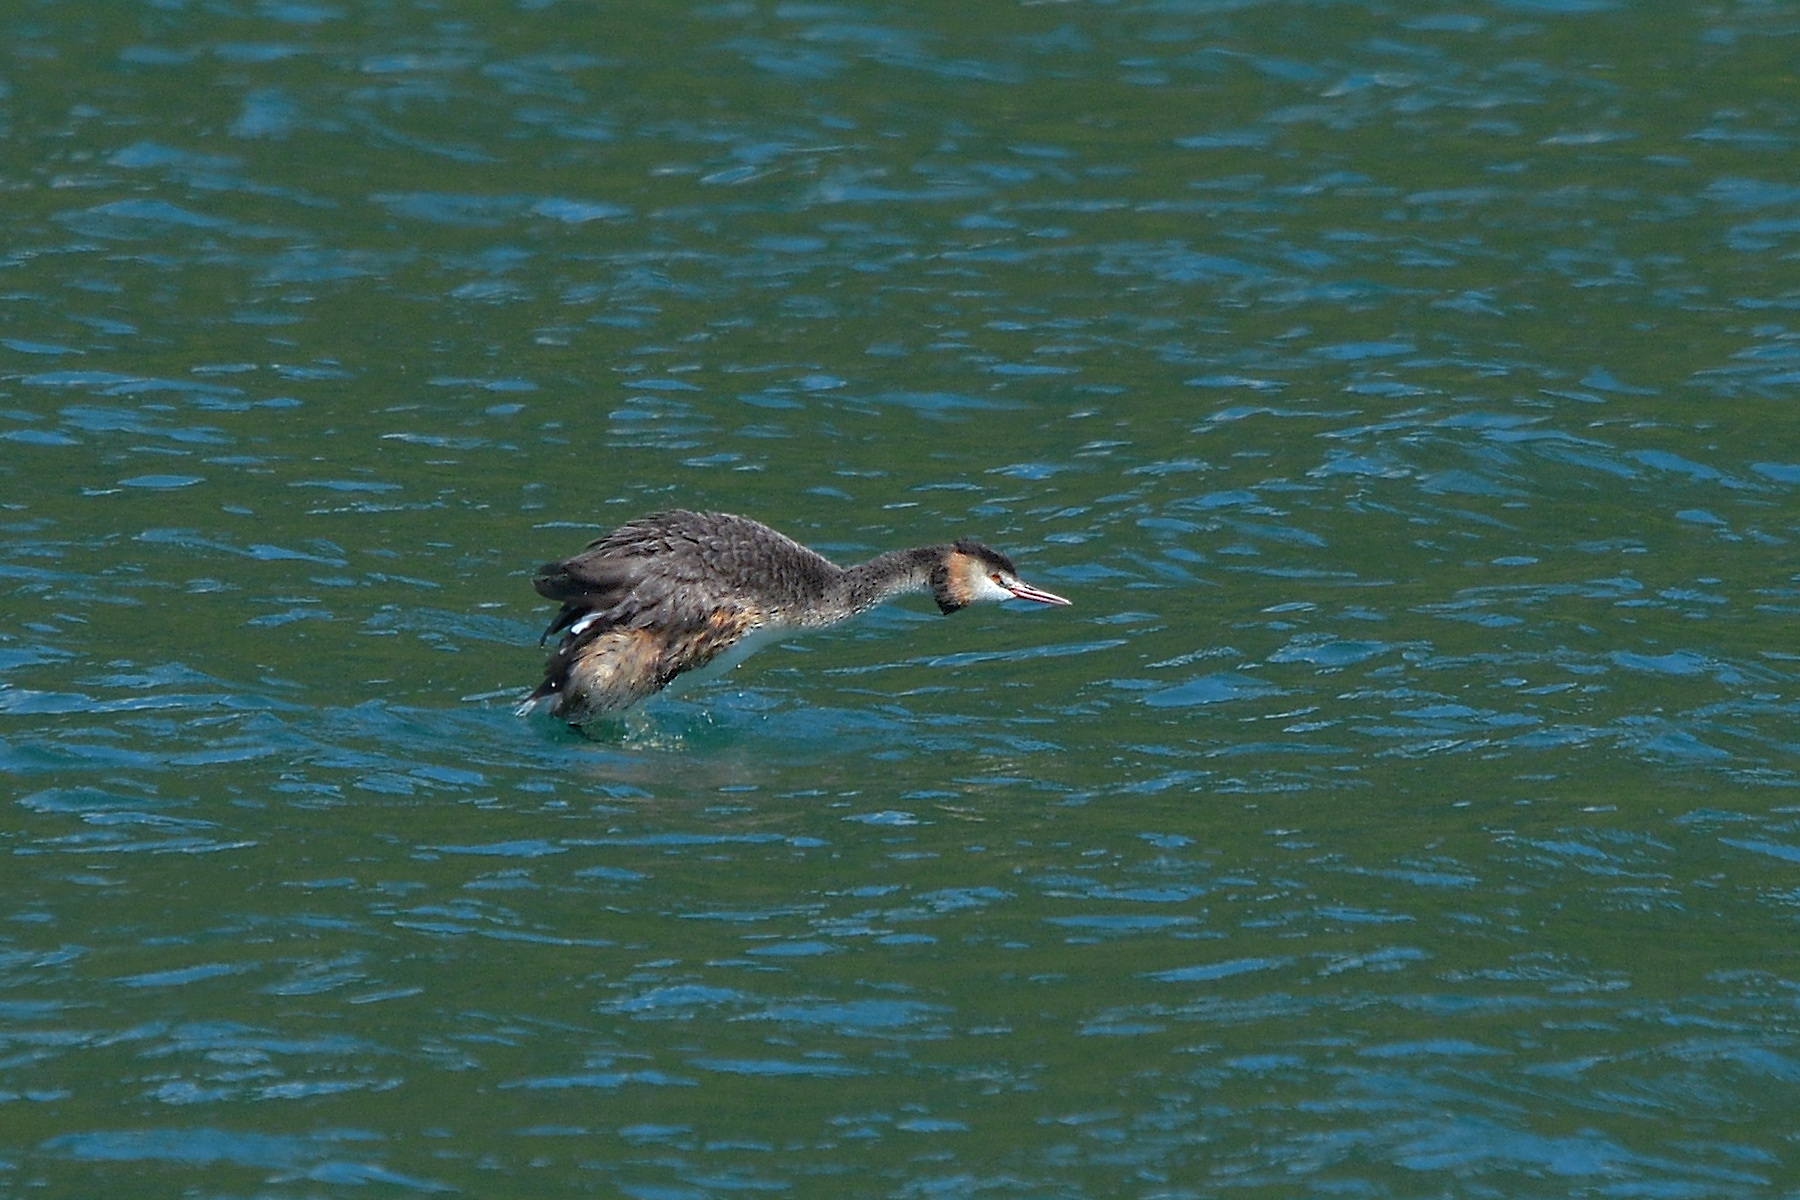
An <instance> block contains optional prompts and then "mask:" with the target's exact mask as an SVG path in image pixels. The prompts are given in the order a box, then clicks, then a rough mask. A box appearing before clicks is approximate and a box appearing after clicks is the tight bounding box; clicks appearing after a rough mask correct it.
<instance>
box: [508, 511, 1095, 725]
mask: <svg viewBox="0 0 1800 1200" xmlns="http://www.w3.org/2000/svg"><path fill="white" fill-rule="evenodd" d="M532 584H533V586H534V587H536V588H537V590H538V594H539V595H542V596H544V597H545V598H547V599H550V600H555V601H557V602H558V603H560V604H561V605H562V607H561V608H560V609H559V610H558V611H557V614H556V616H555V617H554V618H552V619H551V621H550V624H549V626H548V627H547V628H546V629H545V630H544V636H543V638H541V639H539V640H540V641H543V640H547V639H548V638H550V637H551V636H553V635H558V634H560V635H561V636H560V639H559V640H558V642H557V644H556V648H555V649H554V650H552V651H551V653H550V660H549V662H548V663H546V664H545V667H544V681H543V682H542V683H540V684H538V686H537V688H536V689H535V690H533V691H532V693H531V695H529V696H528V697H526V699H525V703H524V704H523V705H522V706H521V707H520V710H519V711H520V712H522V713H523V712H529V711H531V710H532V709H535V708H538V707H540V706H544V705H547V706H548V707H549V709H550V711H551V712H552V713H553V714H555V715H556V716H558V717H560V718H562V719H563V720H565V721H567V722H569V723H570V724H571V725H581V724H585V723H586V722H588V721H591V720H593V719H594V718H596V717H601V716H605V715H607V714H609V713H616V712H619V711H621V710H623V709H626V708H629V707H630V706H631V705H633V704H636V703H637V702H638V701H640V700H643V699H644V698H646V697H648V696H652V695H654V694H656V693H657V692H659V691H661V690H662V689H663V688H665V687H667V686H668V685H669V683H670V682H671V681H672V680H674V679H675V678H676V677H677V676H679V675H682V674H684V673H687V672H691V671H698V670H699V669H701V668H704V667H708V666H709V665H710V666H715V667H717V666H721V665H730V664H735V662H736V661H737V658H738V657H739V656H740V655H741V654H743V653H746V652H748V650H749V649H750V648H752V647H753V645H755V644H756V643H758V642H760V641H761V640H762V638H763V637H764V636H765V635H778V634H782V633H788V632H793V631H798V630H803V629H817V628H821V627H823V626H826V625H834V624H836V623H837V622H839V621H843V620H846V619H848V618H850V617H853V616H855V615H856V614H857V613H860V612H862V611H864V610H865V609H869V608H873V607H874V606H875V605H877V604H880V603H881V602H882V601H883V600H886V599H888V598H889V597H891V596H897V595H900V594H901V593H904V592H922V591H929V592H930V593H931V594H932V596H933V598H935V599H936V600H937V603H938V607H939V608H940V609H942V610H943V611H944V612H946V613H951V612H955V611H956V610H957V609H959V608H962V607H963V606H964V605H967V604H971V603H974V602H976V601H980V600H1011V599H1019V600H1033V601H1036V602H1037V603H1039V604H1067V603H1068V601H1067V600H1064V599H1063V598H1062V597H1061V596H1058V595H1055V594H1054V593H1051V592H1046V591H1044V590H1043V589H1042V588H1037V587H1033V586H1032V585H1030V584H1028V583H1026V582H1025V581H1024V580H1022V579H1020V578H1019V575H1018V572H1017V570H1015V569H1014V567H1013V564H1012V560H1011V559H1009V558H1007V557H1006V555H1004V554H1001V553H1000V552H999V551H997V550H991V549H989V548H988V547H986V546H984V545H982V544H981V543H980V542H977V541H975V540H974V539H972V538H962V539H960V540H958V541H955V542H951V543H947V544H944V545H936V546H918V547H915V548H913V549H910V550H893V551H890V552H889V553H887V554H883V555H880V556H879V557H876V558H872V559H870V560H869V561H868V562H866V563H861V564H858V565H857V566H854V567H850V568H847V569H846V568H844V567H840V566H838V565H836V564H835V563H833V562H831V561H830V560H829V559H827V558H825V557H824V556H823V555H821V554H818V553H817V552H815V551H812V550H808V549H807V548H806V547H805V546H802V545H801V544H800V543H799V542H796V541H794V540H793V539H792V538H790V537H788V536H786V535H785V534H781V533H777V532H776V531H775V530H773V529H770V528H769V527H768V526H767V525H764V524H762V523H761V522H760V521H752V520H751V519H750V518H748V517H739V516H733V515H732V514H730V513H701V512H689V511H687V510H685V509H672V510H670V511H668V512H659V513H652V514H651V515H649V516H646V517H639V518H637V519H636V520H634V521H629V522H627V523H626V524H624V525H621V526H619V528H617V529H615V530H613V531H612V532H611V533H609V534H607V535H606V536H605V537H602V538H598V539H596V540H595V541H593V542H591V543H589V544H588V547H587V548H586V549H585V550H583V551H582V552H581V553H579V554H576V555H572V556H571V557H569V558H564V559H558V560H557V561H556V562H552V563H545V564H544V565H543V566H542V567H539V568H538V571H537V575H536V577H535V578H534V579H533V580H532ZM734 651H735V652H736V653H733V652H734Z"/></svg>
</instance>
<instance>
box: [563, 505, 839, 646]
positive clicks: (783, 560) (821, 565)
mask: <svg viewBox="0 0 1800 1200" xmlns="http://www.w3.org/2000/svg"><path fill="white" fill-rule="evenodd" d="M841 573H842V572H841V571H840V570H839V569H838V568H837V567H836V566H835V565H833V564H832V563H831V562H830V561H829V560H828V559H826V558H825V557H824V556H823V555H820V554H817V553H815V552H814V551H812V550H809V549H807V548H806V547H805V546H802V545H801V544H800V543H798V542H796V541H794V540H793V539H792V538H790V537H788V536H787V535H786V534H783V533H778V532H777V531H775V530H773V529H770V528H769V527H768V526H767V525H764V524H763V523H762V522H760V521H752V520H751V519H750V518H748V517H740V516H735V515H733V514H731V513H714V512H690V511H688V510H686V509H672V510H670V511H668V512H660V513H652V514H650V515H649V516H645V517H639V518H637V519H636V520H633V521H628V522H626V523H625V524H624V525H621V526H619V528H617V529H615V530H613V531H612V532H611V533H609V534H607V535H606V536H605V537H601V538H597V539H596V540H594V541H593V542H591V543H589V545H588V546H587V548H586V549H584V550H582V551H581V553H579V554H575V555H572V556H571V557H569V558H565V559H560V560H558V561H556V562H552V563H546V564H544V566H542V567H540V568H539V569H538V573H537V577H536V578H535V579H534V580H533V584H534V586H535V587H536V588H537V590H538V594H539V595H542V596H544V597H546V598H547V599H551V600H557V601H560V602H561V603H562V605H563V610H562V611H561V612H560V613H558V614H557V618H556V620H554V621H552V622H551V625H550V628H549V629H548V630H546V631H545V634H546V636H548V635H549V634H552V633H555V632H557V631H558V630H559V629H564V628H568V627H569V626H571V625H574V624H577V623H579V622H580V621H581V620H582V619H583V618H584V617H586V616H589V615H593V616H595V617H596V618H597V620H598V621H599V622H600V623H601V624H604V625H607V626H613V625H626V626H630V627H633V628H656V627H663V626H668V627H676V628H679V627H685V626H689V625H692V624H695V623H698V622H704V621H706V620H708V619H711V618H713V617H714V616H715V615H716V614H718V613H719V612H720V611H722V610H724V611H731V612H735V613H741V614H743V615H744V616H746V617H748V618H749V619H750V621H751V622H752V623H754V624H800V623H803V622H804V614H805V611H806V609H807V608H808V606H809V605H814V604H816V603H817V602H818V600H819V598H820V597H821V596H823V595H824V593H825V591H826V588H827V585H828V584H829V583H830V582H831V580H832V578H833V577H834V576H837V575H839V574H841Z"/></svg>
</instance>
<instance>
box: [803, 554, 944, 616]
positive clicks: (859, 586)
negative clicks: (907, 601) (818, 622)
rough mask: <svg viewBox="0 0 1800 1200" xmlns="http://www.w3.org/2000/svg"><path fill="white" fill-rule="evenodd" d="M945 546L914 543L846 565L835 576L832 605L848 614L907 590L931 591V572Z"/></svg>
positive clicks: (935, 566)
mask: <svg viewBox="0 0 1800 1200" xmlns="http://www.w3.org/2000/svg"><path fill="white" fill-rule="evenodd" d="M947 550H948V547H946V546H914V547H913V548H912V549H910V550H890V551H888V552H887V553H886V554H881V555H877V556H876V557H874V558H871V559H870V560H869V561H868V562H865V563H858V564H856V565H855V566H854V567H849V568H847V569H846V570H845V571H844V573H843V574H842V575H840V576H838V578H837V580H836V581H835V586H834V588H833V589H832V590H833V594H832V596H831V597H830V599H831V600H832V602H833V604H832V607H835V608H838V609H840V610H841V611H842V612H843V613H844V615H845V616H851V615H854V614H856V613H859V612H862V611H864V610H865V609H870V608H874V607H875V606H876V605H877V604H880V603H881V602H882V601H883V600H886V599H889V598H890V597H893V596H899V595H902V594H904V593H906V592H928V591H930V590H931V573H932V571H933V570H935V569H936V568H937V566H938V565H939V564H940V563H942V562H943V561H944V554H945V552H946V551H947Z"/></svg>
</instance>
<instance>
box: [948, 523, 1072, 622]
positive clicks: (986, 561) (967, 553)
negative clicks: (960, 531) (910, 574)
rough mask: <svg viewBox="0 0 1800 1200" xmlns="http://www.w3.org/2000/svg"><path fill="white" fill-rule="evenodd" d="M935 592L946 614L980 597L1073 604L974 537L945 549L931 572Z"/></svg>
mask: <svg viewBox="0 0 1800 1200" xmlns="http://www.w3.org/2000/svg"><path fill="white" fill-rule="evenodd" d="M931 594H932V596H933V597H934V598H935V599H936V600H937V604H938V607H939V608H940V609H942V610H943V611H945V612H946V613H953V612H955V611H956V610H957V609H959V608H963V607H965V606H967V605H970V604H973V603H975V602H976V601H978V600H1032V601H1035V602H1036V603H1038V604H1067V603H1069V602H1068V601H1067V600H1065V599H1063V598H1062V597H1061V596H1058V595H1057V594H1056V593H1054V592H1046V591H1045V590H1044V589H1043V588H1040V587H1033V586H1032V585H1031V584H1029V583H1026V582H1025V581H1024V580H1023V579H1020V578H1019V572H1018V568H1016V567H1014V566H1013V564H1012V559H1010V558H1008V557H1006V555H1004V554H1002V553H1000V552H999V551H998V550H995V549H993V548H992V547H989V546H984V545H982V544H981V543H980V542H978V541H976V540H975V539H974V538H959V539H958V540H957V541H956V542H954V543H953V544H951V545H949V546H946V547H945V548H944V557H943V561H941V562H940V563H939V564H938V565H937V567H936V568H935V569H933V571H932V572H931Z"/></svg>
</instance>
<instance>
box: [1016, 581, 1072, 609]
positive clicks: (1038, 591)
mask: <svg viewBox="0 0 1800 1200" xmlns="http://www.w3.org/2000/svg"><path fill="white" fill-rule="evenodd" d="M1006 590H1007V591H1009V592H1011V593H1012V594H1013V595H1014V596H1015V597H1016V598H1018V599H1020V600H1034V601H1036V602H1037V603H1039V604H1067V603H1069V601H1067V600H1064V599H1063V598H1062V597H1061V596H1059V595H1057V594H1056V593H1055V592H1046V591H1045V590H1044V589H1043V588H1037V587H1032V586H1031V585H1030V584H1029V583H1026V582H1025V581H1024V580H1023V579H1019V580H1015V581H1014V582H1012V583H1009V584H1007V585H1006Z"/></svg>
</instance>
